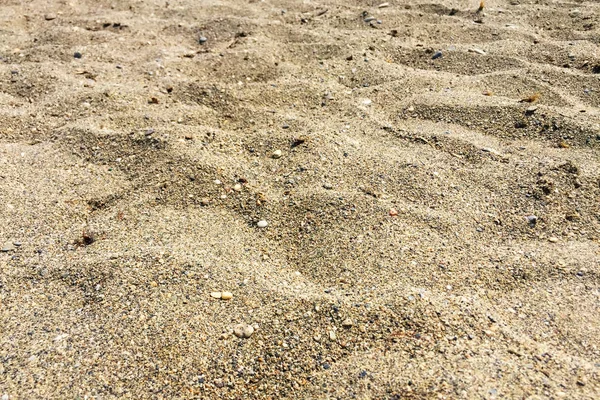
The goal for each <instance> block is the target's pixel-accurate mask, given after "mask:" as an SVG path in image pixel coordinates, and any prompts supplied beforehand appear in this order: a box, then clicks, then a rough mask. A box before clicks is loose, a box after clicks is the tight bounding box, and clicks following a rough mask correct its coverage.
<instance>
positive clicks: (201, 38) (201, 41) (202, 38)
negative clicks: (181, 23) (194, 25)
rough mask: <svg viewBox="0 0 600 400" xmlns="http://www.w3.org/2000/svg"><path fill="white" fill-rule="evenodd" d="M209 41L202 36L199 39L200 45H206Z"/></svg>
mask: <svg viewBox="0 0 600 400" xmlns="http://www.w3.org/2000/svg"><path fill="white" fill-rule="evenodd" d="M207 40H208V39H207V38H206V37H204V36H200V38H198V42H199V43H200V44H204V43H206V41H207Z"/></svg>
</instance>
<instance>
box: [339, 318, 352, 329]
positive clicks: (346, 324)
mask: <svg viewBox="0 0 600 400" xmlns="http://www.w3.org/2000/svg"><path fill="white" fill-rule="evenodd" d="M352 325H354V323H353V322H352V320H351V319H350V318H348V319H346V320H344V322H342V326H343V327H344V328H352Z"/></svg>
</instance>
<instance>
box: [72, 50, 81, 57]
mask: <svg viewBox="0 0 600 400" xmlns="http://www.w3.org/2000/svg"><path fill="white" fill-rule="evenodd" d="M73 57H75V58H81V57H83V55H82V54H81V53H80V52H78V51H76V52H75V53H73Z"/></svg>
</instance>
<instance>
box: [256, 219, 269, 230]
mask: <svg viewBox="0 0 600 400" xmlns="http://www.w3.org/2000/svg"><path fill="white" fill-rule="evenodd" d="M268 225H269V223H268V222H267V221H265V220H264V219H262V220H260V221H258V222H257V223H256V226H258V227H259V228H266V227H267V226H268Z"/></svg>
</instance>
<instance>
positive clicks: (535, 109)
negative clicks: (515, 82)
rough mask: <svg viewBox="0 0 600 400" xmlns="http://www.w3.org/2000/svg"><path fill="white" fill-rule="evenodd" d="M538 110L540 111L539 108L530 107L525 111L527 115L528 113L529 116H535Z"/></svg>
mask: <svg viewBox="0 0 600 400" xmlns="http://www.w3.org/2000/svg"><path fill="white" fill-rule="evenodd" d="M537 109H538V107H537V106H529V107H527V109H526V110H525V113H526V114H528V115H530V114H533V113H534V112H536V111H537Z"/></svg>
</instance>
